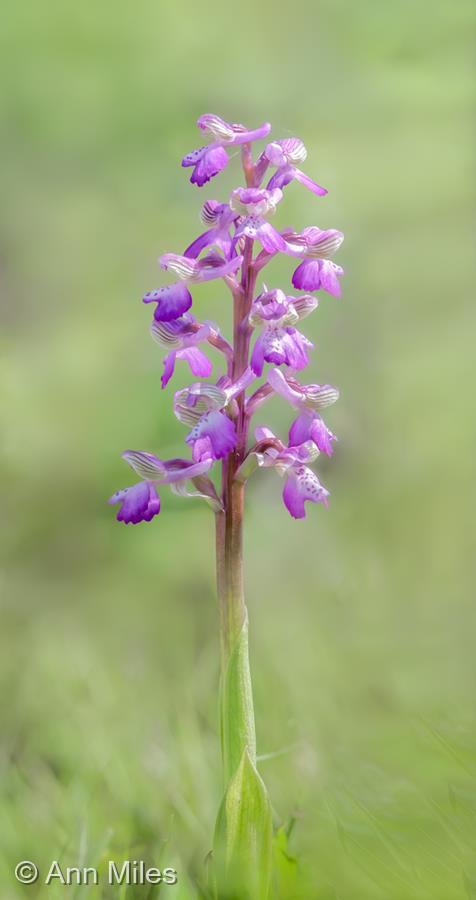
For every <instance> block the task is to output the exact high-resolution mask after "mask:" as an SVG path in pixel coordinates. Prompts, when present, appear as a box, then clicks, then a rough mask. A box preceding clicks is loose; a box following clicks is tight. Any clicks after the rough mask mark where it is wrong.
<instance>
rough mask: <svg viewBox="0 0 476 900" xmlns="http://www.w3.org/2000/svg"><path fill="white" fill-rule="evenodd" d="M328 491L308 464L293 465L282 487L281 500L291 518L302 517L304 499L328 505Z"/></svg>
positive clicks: (304, 512) (303, 516) (303, 515)
mask: <svg viewBox="0 0 476 900" xmlns="http://www.w3.org/2000/svg"><path fill="white" fill-rule="evenodd" d="M328 498H329V491H327V490H326V488H325V487H324V486H323V485H322V484H321V482H320V481H319V479H318V477H317V475H316V474H315V472H313V471H312V469H310V468H309V466H293V468H292V469H291V470H290V472H289V473H288V477H287V478H286V482H285V484H284V488H283V501H284V505H285V507H286V509H287V510H288V512H289V513H290V514H291V515H292V517H293V519H304V518H305V515H306V510H305V508H304V504H305V502H306V500H310V501H311V503H322V504H323V505H324V506H328V505H329V499H328Z"/></svg>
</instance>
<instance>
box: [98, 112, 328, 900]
mask: <svg viewBox="0 0 476 900" xmlns="http://www.w3.org/2000/svg"><path fill="white" fill-rule="evenodd" d="M198 127H199V129H200V131H201V132H202V133H205V134H207V135H209V136H210V143H208V144H207V145H206V146H203V147H201V148H199V149H198V150H194V151H192V153H189V154H188V155H186V156H185V157H184V158H183V160H182V166H184V167H191V168H193V172H192V175H191V179H190V180H191V182H192V183H193V184H195V185H197V186H198V187H203V185H205V184H207V183H208V182H209V181H210V179H211V178H213V177H215V176H216V175H218V174H219V173H220V172H221V171H222V170H223V169H224V168H225V166H227V165H228V162H229V157H228V152H227V151H228V150H229V149H232V150H233V149H238V150H240V151H241V161H242V167H243V175H244V184H241V185H238V186H237V187H236V188H235V189H234V190H232V191H231V194H230V196H229V197H227V198H226V197H225V198H223V199H222V200H215V199H207V200H205V202H204V203H203V205H202V209H201V220H202V222H203V224H204V226H205V228H206V230H205V231H203V232H202V233H201V234H199V235H198V237H196V238H195V239H194V240H193V241H192V242H191V243H190V244H189V245H188V246H187V247H186V249H185V250H184V251H183V252H182V253H172V252H163V253H161V255H160V256H159V268H160V270H161V271H162V272H165V273H167V274H168V275H170V276H172V279H173V280H172V282H171V283H169V284H163V285H162V286H159V287H158V288H156V289H155V290H153V291H149V292H148V293H146V294H145V296H144V297H143V300H144V303H146V304H153V305H154V311H153V317H152V324H151V326H150V331H151V334H152V337H153V339H154V341H155V342H156V343H158V344H159V346H160V347H161V348H162V349H163V351H165V357H164V359H163V372H162V375H161V384H162V388H165V387H166V386H167V385H168V383H169V381H170V380H171V378H172V376H173V375H174V371H175V367H176V365H177V363H181V362H185V363H186V364H187V365H188V367H189V368H190V370H191V372H192V374H193V375H194V376H195V377H196V378H197V379H198V380H197V381H195V382H194V383H193V384H191V385H189V386H188V387H185V388H181V389H179V390H176V391H175V394H174V400H173V411H174V414H175V416H176V418H177V419H178V420H179V422H180V423H181V424H182V425H184V426H185V427H186V432H185V434H184V441H185V444H186V445H187V447H188V448H189V453H190V456H191V458H190V459H183V458H180V457H179V458H175V459H169V460H161V459H160V458H158V457H157V456H155V455H154V454H153V453H150V452H148V451H147V452H146V451H126V452H125V453H124V454H123V457H124V459H125V461H126V462H127V463H128V464H129V466H130V467H131V468H132V469H133V470H134V472H135V473H136V475H137V476H138V477H139V479H140V480H139V481H138V482H137V483H136V484H133V485H131V486H129V487H126V488H123V489H121V490H118V491H116V493H115V494H113V496H112V497H111V498H110V500H109V502H110V503H111V504H119V511H118V513H117V519H118V521H119V522H122V523H125V524H139V523H142V522H150V521H152V519H155V518H156V517H157V516H158V515H159V513H160V512H161V500H160V496H159V489H160V488H161V487H162V486H164V485H169V486H170V488H171V489H172V491H173V492H174V493H176V494H178V495H179V496H181V497H199V498H201V499H204V500H205V501H206V502H207V504H208V505H209V506H211V508H212V509H213V511H214V513H215V519H216V549H217V586H218V597H219V603H220V611H221V675H222V679H221V700H220V709H221V720H220V729H221V738H222V756H223V770H224V790H225V794H224V799H223V803H222V806H221V811H220V814H219V817H218V822H217V828H216V841H215V850H216V853H215V856H214V859H215V867H216V881H217V885H218V886H219V885H220V883H224V882H223V879H225V880H226V879H228V882H229V883H230V884H233V889H234V890H236V882H237V879H238V878H239V879H241V880H242V881H243V885H244V887H243V889H241V888H240V889H239V890H238V894H239V896H240V897H241V896H243V898H244V897H245V896H246V897H250V898H254V897H259V898H260V900H261V898H262V900H266V898H268V897H269V890H270V886H269V885H270V866H271V839H272V822H271V812H270V804H269V800H268V796H267V793H266V789H265V788H264V785H263V783H262V781H261V778H260V776H259V774H258V770H257V757H256V740H255V726H254V714H253V703H252V691H251V680H250V672H249V659H248V615H247V609H246V605H245V599H244V590H243V559H242V545H243V536H242V533H243V514H244V497H245V492H246V490H247V486H248V481H249V479H250V476H251V475H252V474H253V473H255V472H259V470H262V469H267V468H269V469H272V470H273V471H274V472H275V473H277V474H278V475H279V476H281V478H282V479H283V481H282V485H283V487H282V500H283V503H284V507H285V510H286V512H287V513H288V514H290V515H291V516H292V518H293V519H303V518H304V517H305V514H306V510H307V509H308V507H307V504H313V505H319V506H323V507H327V506H328V503H329V491H328V490H327V489H326V488H325V487H324V486H323V485H322V484H321V481H320V479H319V478H318V476H317V474H316V472H315V471H314V469H313V468H312V466H313V465H314V463H316V461H317V462H318V461H319V456H320V454H321V453H322V454H325V455H327V456H331V455H332V453H333V449H334V443H335V441H336V440H337V438H336V436H335V435H334V434H333V432H332V431H331V430H330V428H329V427H328V426H327V424H326V423H325V422H324V420H323V418H322V416H321V411H322V410H323V409H325V408H327V407H330V406H331V405H332V404H334V403H335V401H336V400H337V399H338V397H339V392H338V390H337V388H335V387H333V386H332V385H330V384H316V383H304V382H302V381H300V380H298V378H297V377H296V376H297V374H298V373H300V372H302V370H304V369H305V368H306V367H307V366H308V364H309V361H310V352H311V351H312V350H313V348H314V345H313V343H312V342H311V340H310V339H309V338H308V337H307V335H306V334H305V333H304V332H302V331H301V330H300V329H301V322H302V321H303V320H304V319H306V318H307V317H308V316H309V315H311V314H312V313H313V312H314V311H315V310H316V309H317V308H318V299H317V297H316V296H315V295H314V292H316V291H318V290H321V289H323V290H324V291H327V292H328V293H330V294H332V295H334V296H340V291H341V288H340V279H341V276H342V275H343V269H342V268H341V267H340V266H339V265H337V264H336V263H334V261H333V256H334V254H335V253H336V251H337V250H338V249H339V247H340V245H341V244H342V241H343V235H342V232H340V231H338V230H337V229H333V228H320V227H317V226H316V225H310V226H308V227H307V228H304V229H303V230H301V231H293V230H291V229H290V228H286V229H279V228H277V227H275V226H274V225H273V224H271V222H270V221H269V220H270V218H271V217H272V216H273V215H274V213H275V211H276V209H277V207H278V205H279V204H280V203H281V202H282V201H283V200H284V199H285V194H286V190H287V187H288V185H289V184H290V183H291V182H292V181H298V182H299V183H300V184H303V185H304V186H305V187H307V188H308V189H309V190H310V191H311V192H312V193H313V194H314V195H315V196H316V197H323V196H324V195H325V194H326V193H327V191H326V189H325V188H322V187H321V186H320V185H319V184H317V183H316V182H314V181H313V180H312V179H311V178H309V176H307V175H306V174H305V173H304V172H303V171H302V170H301V168H300V165H301V163H302V162H303V161H304V160H305V159H306V156H307V151H306V149H305V147H304V144H303V143H302V141H301V140H300V139H299V138H297V137H292V138H285V139H278V140H272V141H271V142H268V143H267V144H266V146H265V147H264V149H263V150H262V151H261V153H259V155H258V156H257V157H256V161H255V157H254V154H253V145H254V143H255V142H256V141H260V140H265V139H267V138H268V136H269V134H270V130H271V126H270V125H269V124H268V123H265V124H263V125H261V126H259V127H258V128H256V129H248V128H246V127H245V126H244V125H238V124H230V123H228V122H226V121H224V120H223V119H221V118H220V117H219V116H216V115H211V114H206V115H203V116H201V117H200V118H199V120H198ZM270 167H271V168H272V169H274V170H275V171H274V173H273V174H271V176H270V177H269V172H268V170H269V169H270ZM267 173H268V175H267ZM265 177H268V181H267V184H266V186H263V182H264V181H265ZM257 245H258V246H257ZM277 254H282V255H283V256H284V257H288V258H289V257H291V259H293V260H294V264H295V265H296V261H297V262H298V265H297V268H295V270H294V272H292V273H291V277H290V283H291V284H292V285H293V287H294V288H295V289H296V290H297V291H299V292H302V293H298V294H296V295H294V294H293V293H289V292H288V290H287V289H285V290H282V289H281V288H278V287H273V286H271V287H268V286H267V285H266V284H263V286H262V289H261V290H260V289H259V288H257V279H258V275H260V277H261V272H262V271H263V270H264V269H265V268H266V266H267V265H268V264H269V262H270V261H271V260H272V259H273V258H274V257H275V256H276V255H277ZM211 280H214V281H219V282H220V283H221V284H222V285H223V288H224V291H228V292H229V294H230V298H231V303H232V308H233V334H232V337H231V339H230V340H228V339H227V338H226V337H225V336H224V335H223V334H222V333H221V331H220V328H219V327H218V326H217V325H215V324H214V323H213V322H210V321H208V320H206V319H204V318H203V316H202V315H200V316H199V317H198V313H197V317H196V316H195V314H194V313H195V301H194V297H193V293H194V291H195V286H196V285H197V284H200V283H204V282H208V281H211ZM192 307H193V310H194V311H193V312H192V311H191V310H192ZM297 326H299V328H298V327H297ZM210 350H213V351H215V353H216V355H217V357H218V362H215V360H214V359H213V358H210V355H209V354H210ZM212 375H213V378H212ZM206 379H210V380H206ZM273 396H274V397H279V398H281V399H282V400H285V401H286V403H287V404H289V406H290V407H291V410H292V414H291V421H290V425H289V431H288V442H287V443H286V442H285V441H283V440H282V439H281V438H280V437H278V436H276V435H275V434H274V433H273V432H272V431H271V430H270V429H269V428H268V427H267V426H265V425H261V426H259V427H258V428H256V429H255V434H254V437H255V440H254V442H253V441H252V440H250V437H249V436H250V431H251V421H252V418H253V416H254V415H255V414H256V413H257V411H258V410H261V409H262V407H263V406H264V404H265V403H266V402H267V401H268V400H269V399H270V398H272V397H273ZM217 466H220V467H221V483H219V482H218V481H217V480H214V479H215V476H214V471H215V470H216V467H217ZM255 477H256V476H255ZM152 527H153V526H152ZM237 833H239V834H240V835H241V837H240V844H239V846H238V845H237V844H236V834H237ZM253 860H254V861H255V862H256V861H257V860H259V865H258V864H257V863H256V865H255V864H253ZM238 894H237V895H238Z"/></svg>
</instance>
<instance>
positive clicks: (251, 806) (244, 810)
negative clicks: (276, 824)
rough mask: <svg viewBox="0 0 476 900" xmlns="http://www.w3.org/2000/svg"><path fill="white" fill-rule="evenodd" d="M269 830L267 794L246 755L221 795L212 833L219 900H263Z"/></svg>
mask: <svg viewBox="0 0 476 900" xmlns="http://www.w3.org/2000/svg"><path fill="white" fill-rule="evenodd" d="M272 839H273V827H272V817H271V806H270V802H269V799H268V793H267V791H266V788H265V786H264V784H263V781H262V779H261V777H260V775H259V774H258V772H257V770H256V767H255V765H254V763H253V761H252V760H251V759H250V755H249V753H248V751H247V750H246V749H245V750H244V752H243V755H242V757H241V760H240V764H239V766H238V768H237V770H236V772H235V774H234V775H233V777H232V778H231V780H230V783H229V785H228V787H227V790H226V792H225V796H224V798H223V801H222V804H221V807H220V811H219V813H218V819H217V824H216V829H215V842H214V843H215V852H214V863H215V876H216V888H217V896H218V897H220V900H225V898H227V900H235V898H236V900H267V898H268V897H269V886H270V877H271V863H272Z"/></svg>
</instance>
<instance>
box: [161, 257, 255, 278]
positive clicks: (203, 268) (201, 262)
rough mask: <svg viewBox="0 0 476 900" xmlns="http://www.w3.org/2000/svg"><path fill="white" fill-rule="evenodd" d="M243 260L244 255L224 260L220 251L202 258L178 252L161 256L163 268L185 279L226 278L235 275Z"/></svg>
mask: <svg viewBox="0 0 476 900" xmlns="http://www.w3.org/2000/svg"><path fill="white" fill-rule="evenodd" d="M242 262H243V257H242V256H235V257H233V259H230V260H224V259H223V257H222V256H220V254H219V253H214V252H211V253H207V255H206V256H203V257H202V259H192V258H191V257H188V256H179V255H178V254H177V253H164V254H163V256H160V257H159V264H160V267H161V269H165V271H170V272H173V273H174V275H177V276H178V277H179V278H181V279H182V280H183V281H187V282H198V281H211V280H212V279H214V278H226V277H228V276H230V275H234V274H235V272H236V271H237V270H238V269H239V268H240V266H241V263H242Z"/></svg>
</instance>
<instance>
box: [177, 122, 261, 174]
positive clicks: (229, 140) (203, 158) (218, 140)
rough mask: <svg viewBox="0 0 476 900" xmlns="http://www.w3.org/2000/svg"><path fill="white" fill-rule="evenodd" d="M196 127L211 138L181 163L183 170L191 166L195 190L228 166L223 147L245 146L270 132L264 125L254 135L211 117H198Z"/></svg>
mask: <svg viewBox="0 0 476 900" xmlns="http://www.w3.org/2000/svg"><path fill="white" fill-rule="evenodd" d="M197 125H198V127H199V128H200V130H201V131H202V132H208V133H209V134H211V136H212V137H213V138H214V140H213V142H212V143H211V144H208V146H206V147H200V149H199V150H192V152H191V153H188V154H187V155H186V156H184V158H183V160H182V166H184V167H185V168H187V167H190V166H193V172H192V176H191V178H190V181H191V182H192V184H196V185H197V186H198V187H202V186H203V185H204V184H206V183H207V181H210V179H211V178H213V177H214V176H215V175H218V173H219V172H222V171H223V169H224V168H225V167H226V166H227V165H228V154H227V152H226V150H225V149H224V146H233V145H235V144H247V143H249V142H250V141H256V140H259V139H260V138H264V137H267V135H268V134H269V132H270V131H271V125H269V124H268V123H267V122H266V123H265V124H264V125H261V126H260V127H259V128H256V129H255V130H254V131H249V130H248V129H246V128H245V126H244V125H231V124H229V123H228V122H225V121H224V120H223V119H220V117H219V116H215V115H212V114H211V113H207V114H205V115H203V116H200V118H199V119H198V122H197Z"/></svg>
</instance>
